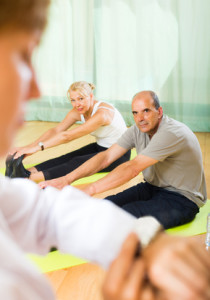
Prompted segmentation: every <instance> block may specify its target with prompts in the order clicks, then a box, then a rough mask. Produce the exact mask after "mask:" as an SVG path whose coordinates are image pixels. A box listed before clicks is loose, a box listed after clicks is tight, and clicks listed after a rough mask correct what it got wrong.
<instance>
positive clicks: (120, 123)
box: [6, 81, 130, 182]
mask: <svg viewBox="0 0 210 300" xmlns="http://www.w3.org/2000/svg"><path fill="white" fill-rule="evenodd" d="M94 88H95V87H94V85H93V84H91V83H88V82H86V81H78V82H74V83H73V84H72V85H71V86H70V87H69V89H68V92H67V97H68V99H69V100H70V102H71V104H72V106H73V108H72V109H71V110H70V111H69V113H68V114H67V116H66V117H65V118H64V120H63V121H62V122H61V123H59V124H58V125H57V126H56V127H54V128H52V129H49V130H48V131H47V132H45V133H44V134H43V135H42V136H41V137H39V138H38V139H37V140H36V141H34V142H33V143H32V144H29V145H27V146H25V147H20V148H15V149H13V150H12V151H11V152H10V156H9V157H8V158H7V162H6V175H7V176H8V177H11V178H14V177H28V178H30V179H31V180H33V181H36V182H39V181H42V180H50V179H54V178H58V177H63V176H65V175H66V174H68V173H70V172H72V171H73V170H74V169H76V168H77V167H79V166H80V165H81V164H83V163H84V162H85V161H87V160H88V159H90V158H91V157H93V156H94V155H96V154H97V153H99V152H101V151H104V150H106V149H107V148H109V147H110V146H111V145H113V144H114V143H116V142H117V140H118V138H120V136H121V135H122V134H123V133H124V131H125V130H126V125H125V122H124V120H123V117H122V116H121V114H120V113H119V111H118V110H117V109H116V108H115V107H113V106H112V105H110V104H108V103H106V102H101V101H98V100H96V99H95V98H94V95H93V90H94ZM77 121H81V122H82V125H80V126H77V127H76V128H73V129H70V130H68V129H69V127H71V126H72V125H73V124H75V123H76V122H77ZM87 134H91V135H93V136H95V138H96V142H94V143H91V144H88V145H86V146H84V147H81V148H80V149H78V150H76V151H72V152H69V153H67V154H65V155H62V156H59V157H56V158H53V159H50V160H47V161H45V162H43V163H41V164H38V165H36V166H34V167H32V168H30V169H29V170H26V169H24V167H23V165H22V160H23V158H24V157H26V156H28V155H31V154H33V153H36V152H38V151H43V150H45V149H47V148H51V147H54V146H57V145H60V144H63V143H67V142H70V141H72V140H75V139H77V138H80V137H82V136H85V135H87ZM129 158H130V151H128V152H127V153H126V154H125V155H124V156H123V157H121V158H119V159H118V160H117V161H116V162H114V163H113V164H112V165H110V166H109V167H107V168H106V169H103V170H102V171H101V172H109V171H111V170H113V169H114V168H115V167H117V166H118V165H119V164H121V163H123V162H125V161H128V160H129Z"/></svg>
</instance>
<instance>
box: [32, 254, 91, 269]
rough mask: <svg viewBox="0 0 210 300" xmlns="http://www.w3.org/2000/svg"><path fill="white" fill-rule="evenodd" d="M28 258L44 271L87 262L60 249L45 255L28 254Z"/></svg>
mask: <svg viewBox="0 0 210 300" xmlns="http://www.w3.org/2000/svg"><path fill="white" fill-rule="evenodd" d="M27 256H28V258H29V259H30V260H31V261H32V262H33V263H34V264H35V265H36V266H37V267H38V268H39V270H40V271H41V272H43V273H47V272H52V271H56V270H61V269H66V268H69V267H73V266H77V265H81V264H84V263H86V261H85V260H83V259H81V258H78V257H75V256H73V255H69V254H63V253H60V252H59V251H53V252H50V253H48V254H47V255H45V256H38V255H33V254H28V255H27Z"/></svg>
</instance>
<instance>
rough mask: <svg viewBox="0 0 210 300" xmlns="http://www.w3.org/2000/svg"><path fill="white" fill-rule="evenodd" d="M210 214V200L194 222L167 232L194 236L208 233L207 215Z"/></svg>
mask: <svg viewBox="0 0 210 300" xmlns="http://www.w3.org/2000/svg"><path fill="white" fill-rule="evenodd" d="M208 213H210V200H207V202H206V204H205V205H204V206H202V207H201V208H200V211H199V213H198V214H197V215H196V217H195V219H194V220H193V221H192V222H189V223H187V224H185V225H181V226H177V227H174V228H170V229H168V230H167V232H168V233H169V234H172V235H182V236H192V235H198V234H202V233H206V222H207V215H208Z"/></svg>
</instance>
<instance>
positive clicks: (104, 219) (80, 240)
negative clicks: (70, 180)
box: [0, 177, 136, 267]
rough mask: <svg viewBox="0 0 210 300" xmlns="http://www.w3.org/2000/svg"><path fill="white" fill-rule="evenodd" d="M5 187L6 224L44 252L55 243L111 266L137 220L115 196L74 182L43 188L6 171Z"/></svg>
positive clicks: (22, 241) (1, 198) (0, 200)
mask: <svg viewBox="0 0 210 300" xmlns="http://www.w3.org/2000/svg"><path fill="white" fill-rule="evenodd" d="M0 191H1V194H0V208H1V212H2V214H3V217H4V219H5V220H6V226H8V230H9V231H10V232H11V233H12V235H13V238H14V240H15V241H16V242H17V243H18V244H19V245H20V246H21V247H22V248H23V249H24V250H25V251H28V252H36V253H40V254H45V253H47V252H48V251H49V249H50V248H51V247H52V246H55V247H57V248H58V249H59V250H60V251H62V252H66V253H71V254H73V255H76V256H79V257H81V258H84V259H87V260H89V261H92V262H97V263H99V264H100V265H102V266H103V267H107V266H108V265H109V263H110V262H111V261H112V260H113V259H114V258H115V257H116V255H117V254H118V252H119V249H120V247H121V245H122V242H123V241H124V239H125V238H126V236H127V235H128V233H129V232H131V231H133V228H134V224H135V220H136V219H135V218H134V217H133V216H131V215H130V214H128V213H126V212H124V211H123V210H121V209H120V208H118V207H117V206H115V205H114V204H112V203H111V202H110V201H107V200H99V199H94V198H91V197H89V196H87V195H86V194H84V193H83V192H81V191H79V190H77V189H75V188H73V187H70V186H68V187H65V188H64V189H63V190H62V191H58V190H56V189H54V188H52V187H48V188H46V189H45V190H40V189H39V188H38V186H37V185H36V184H35V183H33V182H31V181H30V180H27V179H12V180H11V179H7V178H3V177H1V178H0Z"/></svg>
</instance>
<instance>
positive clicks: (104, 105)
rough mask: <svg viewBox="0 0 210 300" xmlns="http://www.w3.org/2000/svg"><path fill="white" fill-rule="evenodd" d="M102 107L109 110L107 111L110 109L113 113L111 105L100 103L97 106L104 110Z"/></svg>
mask: <svg viewBox="0 0 210 300" xmlns="http://www.w3.org/2000/svg"><path fill="white" fill-rule="evenodd" d="M104 107H107V108H109V109H111V110H113V111H114V109H115V108H114V106H113V105H111V104H109V103H107V102H101V103H100V104H99V106H98V108H104Z"/></svg>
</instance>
